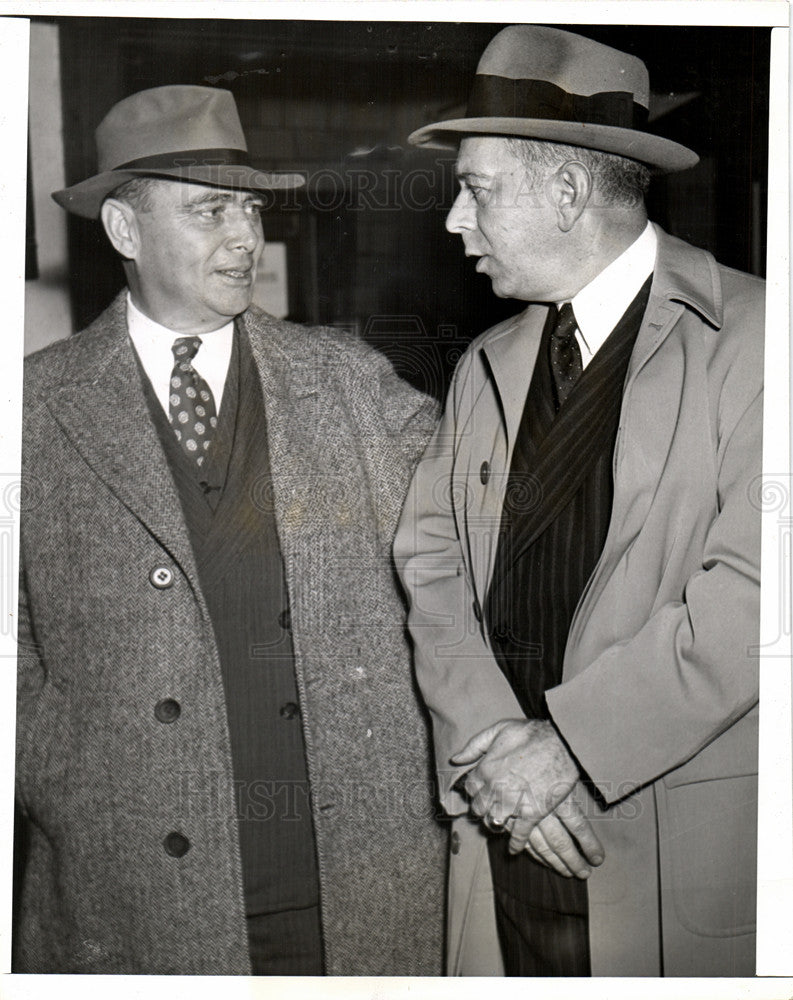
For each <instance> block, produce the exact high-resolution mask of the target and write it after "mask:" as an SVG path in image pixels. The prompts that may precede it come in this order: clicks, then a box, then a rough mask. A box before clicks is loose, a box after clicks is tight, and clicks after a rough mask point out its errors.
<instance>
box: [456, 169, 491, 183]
mask: <svg viewBox="0 0 793 1000" xmlns="http://www.w3.org/2000/svg"><path fill="white" fill-rule="evenodd" d="M455 174H456V176H457V180H459V181H467V180H470V179H474V180H478V181H489V180H490V179H491V176H490V174H478V173H477V172H476V171H475V170H455Z"/></svg>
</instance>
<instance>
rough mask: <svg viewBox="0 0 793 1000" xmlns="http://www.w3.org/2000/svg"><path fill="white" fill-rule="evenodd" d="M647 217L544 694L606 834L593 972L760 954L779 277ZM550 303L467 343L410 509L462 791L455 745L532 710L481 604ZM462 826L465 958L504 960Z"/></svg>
mask: <svg viewBox="0 0 793 1000" xmlns="http://www.w3.org/2000/svg"><path fill="white" fill-rule="evenodd" d="M656 229H657V234H658V251H657V260H656V265H655V270H654V276H653V281H652V289H651V293H650V299H649V302H648V306H647V309H646V313H645V316H644V319H643V322H642V325H641V328H640V331H639V334H638V337H637V340H636V342H635V347H634V350H633V353H632V357H631V360H630V364H629V368H628V373H627V376H626V381H625V384H624V393H623V400H622V409H621V414H620V421H619V431H618V436H617V441H616V446H615V451H614V460H613V474H614V501H613V509H612V515H611V521H610V526H609V530H608V534H607V538H606V542H605V547H604V550H603V552H602V555H601V557H600V560H599V562H598V563H597V566H596V567H595V569H594V571H593V573H592V575H591V577H590V579H589V581H588V583H587V586H586V588H585V590H584V593H583V595H582V597H581V600H580V602H579V604H578V607H577V609H576V613H575V616H574V619H573V622H572V625H571V629H570V633H569V638H568V643H567V648H566V653H565V657H564V664H563V674H562V681H561V683H560V684H559V685H558V686H556V687H554V688H552V689H551V690H549V691H548V692H547V703H548V707H549V709H550V712H551V715H552V718H553V721H554V723H555V724H556V726H557V728H558V729H559V731H560V732H561V734H562V736H563V738H564V740H565V741H566V742H567V743H568V745H569V747H570V748H571V750H572V752H573V754H574V755H575V757H576V758H577V760H578V761H579V763H580V765H581V767H582V770H583V772H584V773H585V775H586V776H587V777H588V778H589V779H591V782H592V784H593V785H594V787H595V788H596V789H597V793H596V795H595V796H594V797H593V796H592V795H589V796H588V797H587V800H586V801H585V802H584V807H585V809H586V811H587V814H588V815H589V816H590V818H591V820H592V822H593V824H594V826H595V829H596V832H597V834H598V836H599V837H600V838H601V840H602V842H603V844H604V847H605V853H606V860H605V862H604V864H603V865H602V867H600V868H598V869H595V870H594V872H593V874H592V875H591V877H590V879H589V881H588V896H589V912H590V943H591V959H592V972H593V974H594V975H636V976H638V975H649V976H651V975H660V974H665V975H739V974H740V975H752V974H753V972H754V923H755V865H756V794H757V786H756V771H757V718H758V715H757V697H758V672H757V647H758V642H759V637H758V633H759V583H760V575H759V562H760V515H759V504H758V503H757V497H758V490H759V476H760V472H761V465H760V463H761V430H762V423H761V421H762V372H763V308H764V291H763V289H764V286H763V283H762V282H761V281H759V280H758V279H756V278H752V277H750V276H748V275H745V274H741V273H738V272H735V271H731V270H728V269H726V268H724V267H721V266H719V265H718V264H717V263H716V261H715V260H714V259H713V257H712V256H711V255H710V254H708V253H707V252H705V251H703V250H700V249H697V248H694V247H692V246H690V245H688V244H686V243H683V242H681V241H680V240H677V239H674V238H672V237H670V236H667V235H666V234H665V233H663V232H662V231H661V230H660V229H658V228H657V227H656ZM546 310H547V307H545V306H541V305H531V306H529V307H528V309H527V310H526V311H525V312H523V313H522V314H520V315H519V316H517V317H514V318H513V319H511V320H507V321H505V322H504V323H502V324H500V325H499V326H497V327H494V328H493V329H492V330H490V331H488V332H486V333H485V334H483V335H482V336H481V337H480V338H479V339H477V340H476V341H475V342H474V343H473V344H472V346H471V348H470V349H469V351H468V352H467V354H466V355H465V356H464V358H463V359H462V361H461V363H460V365H459V366H458V370H457V372H456V375H455V380H454V384H453V386H452V389H451V392H450V395H449V399H448V402H447V408H446V412H445V415H444V417H443V420H442V422H441V424H440V426H439V428H438V430H437V432H436V434H435V435H434V437H433V439H432V441H431V442H430V445H429V446H428V449H427V451H426V453H425V456H424V458H423V460H422V462H421V463H420V465H419V468H418V470H417V473H416V476H415V479H414V482H413V485H412V486H411V490H410V492H409V494H408V499H407V502H406V506H405V511H404V513H403V517H402V521H401V524H400V527H399V529H398V532H397V538H396V544H395V553H396V558H397V565H398V567H399V568H400V572H401V574H402V577H403V581H404V583H405V586H406V589H407V591H408V593H409V595H410V602H411V610H410V614H409V623H410V630H411V632H412V636H413V640H414V643H415V647H416V669H417V676H418V680H419V684H420V686H421V689H422V692H423V695H424V698H425V699H426V702H427V704H428V706H429V708H430V711H431V713H432V717H433V726H434V734H435V747H436V758H437V767H438V771H439V775H440V779H441V788H442V796H443V802H444V805H445V807H446V809H447V810H448V811H449V812H450V813H452V814H459V813H462V812H463V811H464V810H465V808H466V805H465V801H464V799H463V798H462V797H461V795H460V794H459V793H458V792H457V791H455V789H454V788H453V787H452V786H453V784H454V781H455V780H456V778H457V777H459V774H460V769H457V770H455V769H453V768H452V767H451V765H450V763H449V758H450V756H452V754H454V752H455V751H458V750H460V749H461V748H462V747H463V746H464V744H465V743H466V741H467V740H468V739H469V738H470V737H471V736H472V735H473V734H475V733H477V732H479V731H480V730H482V729H483V728H485V727H486V726H488V725H490V724H491V723H493V722H495V721H497V720H499V719H509V718H518V719H519V718H522V717H523V716H522V712H521V710H520V708H519V706H518V703H517V700H516V698H515V696H514V694H513V692H512V689H511V688H510V686H509V684H508V683H507V681H506V679H505V678H504V675H503V674H502V672H501V671H500V669H499V667H498V665H497V662H496V660H495V658H494V656H493V653H492V651H491V649H490V646H489V643H488V639H487V635H486V630H485V629H484V628H483V627H482V625H481V624H480V622H479V621H478V620H477V610H478V608H479V607H482V606H484V603H485V595H486V593H487V587H488V584H489V580H490V575H491V572H492V567H493V562H494V557H495V548H496V541H497V537H498V526H499V521H500V515H501V508H502V504H503V496H504V489H505V486H506V481H507V476H508V472H509V468H510V461H511V454H512V448H513V445H514V441H515V435H516V433H517V429H518V424H519V421H520V418H521V414H522V410H523V405H524V402H525V399H526V394H527V391H528V385H529V381H530V378H531V370H532V367H533V365H534V361H535V357H536V354H537V349H538V344H539V339H540V334H541V332H542V328H543V323H544V320H545V316H546ZM484 463H487V464H486V465H484ZM483 468H486V469H487V473H488V474H487V475H483V474H482V469H483ZM753 498H754V499H753ZM458 827H459V830H458V831H457V832H456V833H455V834H454V844H453V853H454V855H455V856H454V857H453V858H452V871H451V875H450V879H451V892H450V899H451V901H452V909H451V912H450V917H449V926H450V928H451V931H452V936H451V939H450V941H449V954H450V971H451V972H452V973H454V972H455V971H456V972H464V973H469V974H476V973H478V972H482V973H492V972H494V971H497V970H496V969H495V968H494V963H495V962H497V958H494V953H495V954H497V951H496V950H495V949H494V946H493V944H492V935H493V910H492V886H491V885H490V884H489V870H488V868H487V859H486V855H485V853H484V851H483V846H482V845H483V843H484V836H483V835H481V834H480V833H479V832H478V831H476V830H475V829H473V828H472V825H471V823H470V822H469V821H468V820H465V821H464V822H463V823H462V824H458ZM464 855H465V857H464ZM458 875H459V877H458ZM488 891H489V892H490V899H489V903H490V905H489V906H488V905H487V903H488V898H487V893H488ZM488 941H490V942H491V943H490V944H488ZM474 954H481V955H483V956H485V959H484V965H483V967H477V963H476V961H472V959H471V956H472V955H474Z"/></svg>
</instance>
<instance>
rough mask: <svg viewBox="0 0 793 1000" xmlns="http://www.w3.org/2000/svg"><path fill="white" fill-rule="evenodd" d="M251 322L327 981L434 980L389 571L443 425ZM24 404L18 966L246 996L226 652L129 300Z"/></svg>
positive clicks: (427, 805) (432, 824)
mask: <svg viewBox="0 0 793 1000" xmlns="http://www.w3.org/2000/svg"><path fill="white" fill-rule="evenodd" d="M238 322H239V323H241V325H242V326H243V327H244V329H245V330H246V331H247V334H248V337H249V339H250V343H251V346H252V350H253V355H254V358H255V362H256V365H257V368H258V372H259V375H260V377H261V385H262V390H263V396H264V401H265V408H266V415H267V432H268V443H269V453H270V460H271V476H270V478H269V479H268V480H267V481H262V482H261V483H260V484H259V487H260V489H261V491H262V499H264V498H265V497H266V495H268V494H269V495H270V496H272V497H273V498H274V503H275V512H276V522H277V528H278V533H279V540H280V545H281V550H282V556H283V562H284V567H285V575H286V581H287V587H288V593H289V601H290V609H291V622H292V626H291V627H292V637H293V645H294V658H295V670H296V675H297V683H298V690H299V693H300V699H301V709H302V712H301V714H302V719H303V727H304V736H305V746H306V754H307V764H308V773H309V780H310V786H311V792H312V812H313V821H314V827H315V833H316V844H317V853H318V867H319V878H320V906H321V913H322V925H323V935H324V949H325V963H326V971H327V972H328V973H329V974H334V975H342V974H343V975H363V974H366V975H384V974H390V975H408V974H411V975H418V974H423V975H431V974H439V973H440V972H441V969H442V920H443V905H444V901H443V893H444V885H445V865H446V847H445V834H444V832H443V830H442V827H441V825H440V824H439V823H438V822H437V819H436V818H435V815H434V813H435V812H436V811H437V810H436V808H435V806H434V800H433V794H432V788H431V764H430V750H429V739H428V732H427V726H426V720H425V718H424V710H423V708H422V707H420V704H419V700H418V698H417V696H416V692H415V683H414V679H413V676H412V670H411V663H410V651H409V647H408V641H407V637H406V635H405V633H404V611H405V609H404V603H403V600H402V597H401V595H400V594H399V590H398V584H397V581H396V577H395V574H394V571H393V564H392V557H391V543H392V540H393V533H394V530H395V526H396V521H397V517H398V514H399V511H400V508H401V505H402V502H403V499H404V494H405V491H406V489H407V485H408V482H409V479H410V475H411V471H412V469H413V467H414V465H415V462H416V460H417V458H418V456H419V455H420V454H421V450H422V448H423V446H424V445H425V443H426V440H427V438H428V436H429V434H430V432H431V430H432V427H433V426H434V423H435V418H436V412H435V411H436V407H435V404H434V403H433V402H431V401H429V400H428V399H427V398H426V397H425V396H423V395H422V394H420V393H418V392H417V391H416V390H414V389H412V388H411V387H410V386H409V385H407V384H406V383H405V382H403V381H401V380H400V379H399V378H398V377H397V376H396V374H395V373H394V372H393V370H392V368H391V366H390V365H389V363H388V362H387V361H386V360H385V358H384V357H383V356H382V355H381V354H379V353H378V352H376V351H374V350H372V349H371V348H368V347H367V346H365V345H364V344H362V343H361V342H359V341H358V340H357V339H354V338H350V337H349V336H346V335H344V334H342V333H340V332H339V331H333V330H323V329H319V328H314V329H309V328H305V327H302V326H299V325H295V324H290V323H285V322H280V321H278V320H275V319H273V318H272V317H270V316H268V315H266V314H265V313H262V312H261V311H259V310H258V309H255V308H251V309H249V310H248V311H247V312H246V313H244V314H243V315H242V316H241V317H239V319H238ZM24 393H25V395H24V409H25V433H24V445H23V452H24V460H23V461H24V466H23V468H24V473H23V475H24V488H23V489H24V499H23V514H22V542H21V546H22V567H23V569H22V588H21V592H22V599H21V604H20V619H21V620H20V657H19V694H18V729H17V746H18V752H17V775H16V777H17V802H18V808H19V809H20V810H21V813H22V815H23V817H24V823H25V839H26V840H27V845H26V851H25V854H26V865H25V873H24V878H23V881H22V886H21V894H20V902H19V913H18V917H17V920H16V932H15V941H14V968H15V970H16V971H18V972H96V973H108V972H116V973H120V972H123V973H152V974H153V973H160V974H161V973H179V974H195V975H199V974H220V973H222V974H247V973H249V972H250V965H249V960H248V952H247V938H246V926H245V916H244V909H243V895H242V880H241V867H240V855H239V846H238V840H237V829H236V819H235V801H234V788H233V775H232V763H231V756H230V749H229V734H228V729H227V722H226V714H225V704H224V695H223V687H222V680H221V672H220V664H219V660H218V652H217V648H216V643H215V639H214V635H213V631H212V626H211V622H210V619H209V615H208V611H207V606H206V602H205V600H204V596H203V595H202V592H201V587H200V585H199V580H198V575H197V570H196V565H195V561H194V558H193V553H192V550H191V546H190V542H189V538H188V534H187V528H186V526H185V523H184V519H183V516H182V513H181V507H180V503H179V498H178V494H177V492H176V488H175V486H174V483H173V481H172V478H171V474H170V471H169V467H168V464H167V461H166V458H165V456H164V453H163V451H162V448H161V445H160V442H159V440H158V437H157V433H156V431H155V428H154V425H153V424H152V422H151V419H150V417H149V413H148V410H147V408H146V402H145V398H144V394H143V391H142V386H141V380H140V376H139V374H138V369H137V366H136V363H135V360H134V355H133V351H132V348H131V344H130V342H129V338H128V335H127V331H126V321H125V307H124V297H123V295H121V296H119V298H118V299H117V300H116V301H115V303H114V304H113V305H112V306H111V307H110V308H109V309H108V310H107V311H106V312H105V313H104V314H103V315H102V316H101V317H100V318H99V319H98V320H97V321H96V322H95V323H94V324H93V325H92V326H91V327H89V328H88V329H87V330H86V331H85V332H83V333H81V334H79V335H77V336H75V337H72V338H71V339H69V340H67V341H64V342H61V343H58V344H56V345H54V346H52V347H50V348H47V349H45V350H44V351H43V352H40V353H39V354H37V355H34V356H33V357H31V358H30V359H28V363H27V373H26V382H25V390H24ZM254 502H255V498H254ZM163 700H171V701H176V702H178V704H179V706H180V707H181V714H180V715H179V717H178V719H177V720H176V721H170V722H169V723H168V724H163V721H168V720H167V719H166V720H163V721H160V719H159V718H158V715H157V714H156V712H155V709H156V707H157V706H158V704H160V703H162V702H163ZM173 832H178V833H180V834H181V835H182V836H183V837H186V838H187V841H188V843H189V850H188V851H187V853H185V854H184V855H183V856H181V857H175V856H173V852H172V851H171V853H169V852H168V850H167V849H166V847H165V845H166V842H167V838H168V836H169V834H171V833H173Z"/></svg>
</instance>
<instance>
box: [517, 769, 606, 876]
mask: <svg viewBox="0 0 793 1000" xmlns="http://www.w3.org/2000/svg"><path fill="white" fill-rule="evenodd" d="M576 791H580V785H578V786H576V788H574V789H573V791H572V792H570V794H569V795H568V796H567V798H566V799H564V800H563V801H562V802H560V803H559V805H558V806H557V807H556V808H555V809H554V810H553V811H552V812H551V813H549V814H548V815H547V816H545V817H544V818H543V819H541V820H540V821H539V822H538V823H535V824H533V825H532V824H531V823H530V822H529V821H527V820H524V819H521V818H520V817H511V818H510V819H509V820H508V821H507V823H506V830H507V831H508V832H509V835H510V838H509V850H510V853H511V854H518V853H520V851H522V850H525V851H526V852H527V853H528V854H529V855H530V856H531V857H532V858H534V860H535V861H538V862H539V863H540V864H543V865H545V866H546V867H548V868H552V869H553V870H554V871H556V872H558V873H559V874H560V875H563V876H564V877H565V878H571V877H573V876H575V877H576V878H580V879H586V878H589V876H590V875H591V874H592V867H597V866H598V865H601V864H602V863H603V859H604V857H605V851H604V850H603V845H602V844H601V843H600V840H599V839H598V837H597V835H596V834H595V831H594V830H593V829H592V824H591V823H590V822H589V820H588V819H587V818H586V816H585V815H584V813H583V812H582V810H581V807H580V806H579V805H578V803H577V802H576V800H575V795H576ZM590 866H592V867H590Z"/></svg>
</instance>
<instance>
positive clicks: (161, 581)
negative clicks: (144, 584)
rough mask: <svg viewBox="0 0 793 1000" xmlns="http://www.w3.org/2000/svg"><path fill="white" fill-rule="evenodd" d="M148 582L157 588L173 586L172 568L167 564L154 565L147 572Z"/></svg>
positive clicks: (163, 588)
mask: <svg viewBox="0 0 793 1000" xmlns="http://www.w3.org/2000/svg"><path fill="white" fill-rule="evenodd" d="M149 583H150V584H151V585H152V587H156V588H157V590H167V589H168V588H169V587H173V570H172V569H171V568H170V567H168V566H155V567H154V569H153V570H152V571H151V572H150V573H149Z"/></svg>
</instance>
